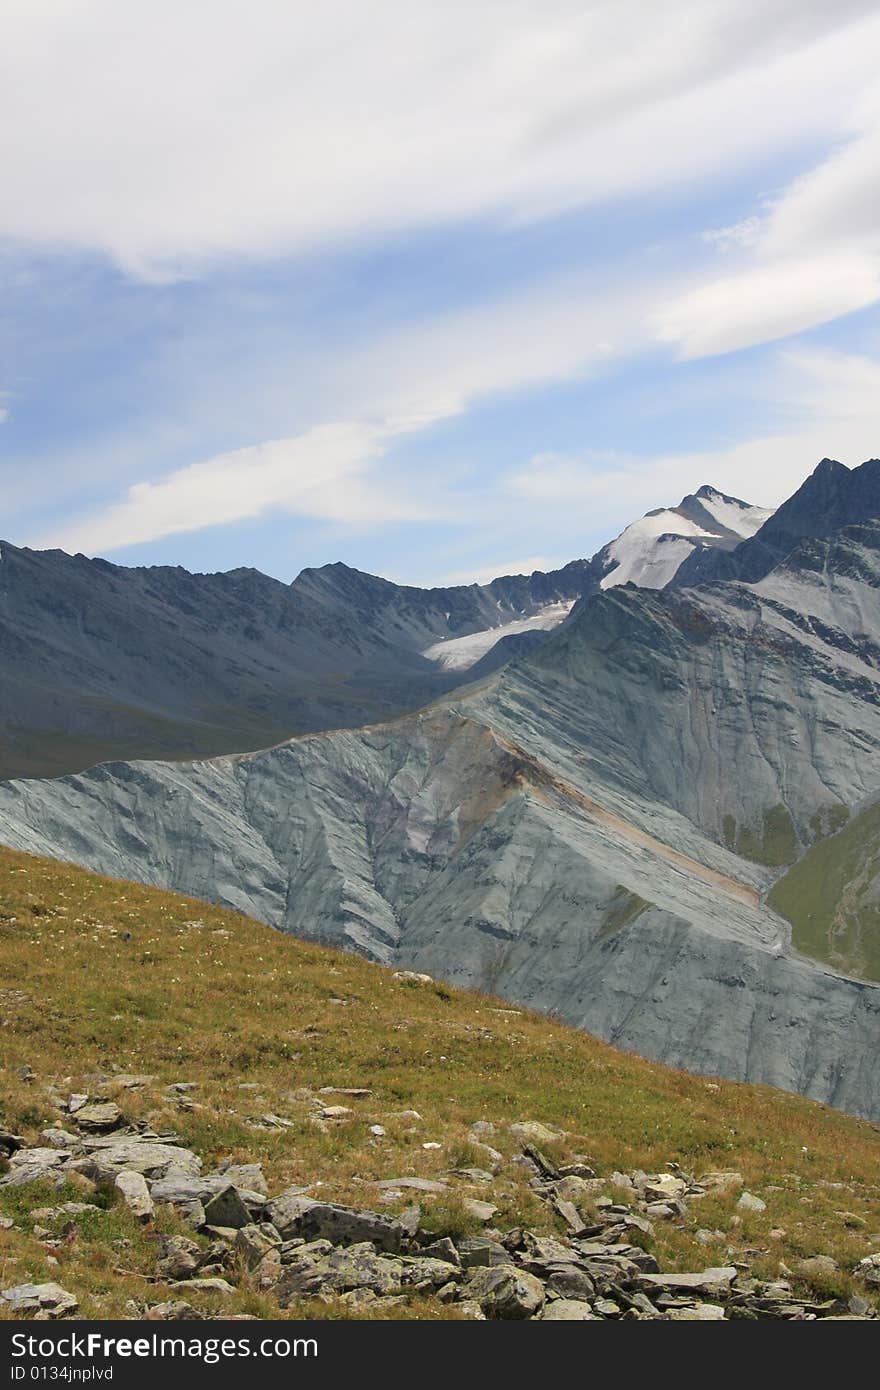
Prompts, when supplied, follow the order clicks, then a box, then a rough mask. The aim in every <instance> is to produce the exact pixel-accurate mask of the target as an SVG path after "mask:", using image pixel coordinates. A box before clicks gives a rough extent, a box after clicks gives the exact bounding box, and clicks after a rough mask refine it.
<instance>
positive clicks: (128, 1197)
mask: <svg viewBox="0 0 880 1390" xmlns="http://www.w3.org/2000/svg"><path fill="white" fill-rule="evenodd" d="M114 1185H115V1187H116V1190H117V1191H118V1192H119V1193H121V1195H122V1200H123V1201H124V1202H125V1205H126V1206H127V1207H128V1209H129V1211H130V1212H131V1213H132V1215H133V1216H136V1217H137V1219H138V1221H152V1219H153V1217H154V1216H155V1214H156V1208H155V1205H154V1203H153V1198H152V1197H151V1196H150V1189H149V1188H148V1187H147V1180H146V1178H145V1177H144V1175H143V1173H135V1172H129V1171H128V1170H123V1171H122V1172H121V1173H117V1174H116V1179H115V1184H114Z"/></svg>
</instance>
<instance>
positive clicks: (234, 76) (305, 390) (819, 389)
mask: <svg viewBox="0 0 880 1390" xmlns="http://www.w3.org/2000/svg"><path fill="white" fill-rule="evenodd" d="M123 19H124V21H125V22H123ZM878 60H880V14H878V12H877V9H876V5H875V4H873V2H871V3H863V0H839V3H838V4H836V5H835V6H830V5H828V4H827V3H824V0H822V2H820V0H770V2H769V3H767V0H765V3H761V4H759V3H756V2H754V0H736V2H735V3H733V2H732V0H670V3H668V4H667V5H665V6H662V7H660V6H656V5H654V4H649V3H644V2H643V0H614V3H609V0H602V3H594V4H590V3H584V0H578V2H577V3H572V0H540V3H537V2H536V0H535V2H533V0H469V2H468V3H467V4H463V3H458V0H449V3H447V4H446V5H444V6H442V7H441V6H436V5H433V4H428V3H427V0H424V3H422V0H410V3H408V4H404V3H402V0H376V3H374V4H372V5H371V6H369V7H364V6H362V5H360V4H355V3H351V0H328V3H325V4H323V5H322V6H321V7H320V8H319V9H318V8H316V7H311V6H304V5H291V6H284V7H282V6H278V5H277V4H274V3H270V0H250V3H248V4H247V5H245V4H244V3H243V0H216V3H214V4H212V6H211V7H210V23H209V24H206V23H205V11H204V10H203V9H202V8H201V7H199V6H193V7H181V6H180V5H179V4H176V5H175V4H171V3H168V0H153V3H151V4H150V5H146V4H140V3H139V0H132V3H130V4H129V5H127V6H125V7H124V15H123V13H122V7H119V6H118V5H116V4H112V3H109V0H64V3H62V4H59V3H57V0H8V3H7V5H6V6H5V7H4V42H3V47H2V53H0V167H2V169H3V171H4V172H3V180H4V198H3V200H2V206H0V274H2V284H3V292H2V300H0V418H2V423H0V480H2V484H3V493H2V495H3V509H2V521H0V535H2V536H3V537H4V538H6V539H9V540H11V541H13V542H16V543H19V544H28V545H34V546H54V545H58V546H61V547H63V548H64V549H67V550H83V551H85V552H86V553H89V554H102V555H106V556H108V557H110V558H111V559H114V560H117V561H119V562H120V563H125V564H157V563H162V564H165V563H167V564H182V565H185V566H186V567H188V568H190V569H206V570H214V569H227V568H232V567H234V566H237V565H254V566H257V567H259V568H262V569H264V570H266V571H268V572H269V573H272V574H275V575H278V576H279V577H280V578H283V579H290V578H292V577H293V576H294V575H295V574H296V573H297V572H298V571H299V570H300V569H301V568H302V567H303V566H304V565H308V564H321V563H324V562H326V561H331V560H336V559H344V560H346V561H347V562H348V563H350V564H354V565H357V566H359V567H361V568H364V569H368V570H371V571H373V572H376V573H382V574H387V575H389V576H390V577H392V578H396V579H400V580H404V581H407V582H413V583H441V582H459V581H461V582H465V581H467V580H469V579H471V578H488V577H490V576H491V575H492V574H494V573H503V572H509V571H512V570H517V571H518V570H524V569H531V568H534V567H547V566H550V565H556V564H560V563H564V562H565V561H566V560H568V559H570V558H573V557H574V556H579V555H589V554H591V553H592V552H593V551H594V550H595V549H597V548H598V546H599V545H600V544H602V543H603V542H604V541H606V540H607V539H609V538H610V537H611V536H612V535H614V534H615V533H616V532H617V531H618V530H620V529H621V527H622V526H623V525H624V524H626V522H627V521H629V520H631V519H632V518H633V517H634V516H635V515H638V514H640V513H641V512H643V511H645V510H647V509H648V508H650V507H654V506H659V505H669V504H673V503H675V502H677V501H678V500H679V499H680V497H681V496H682V495H683V494H684V493H685V492H687V491H691V490H694V489H695V488H696V487H698V486H699V485H700V484H701V483H703V482H712V483H713V484H715V485H716V486H718V487H720V488H722V489H723V490H726V491H729V492H733V493H735V494H737V495H739V496H742V497H744V498H746V499H747V500H749V501H752V502H757V503H761V504H764V505H773V504H775V503H776V502H778V501H780V500H781V499H782V498H783V497H784V496H786V495H788V494H789V493H790V492H791V491H792V490H793V489H794V487H796V486H797V485H798V483H799V482H800V481H801V480H802V479H803V477H804V476H805V475H806V474H807V473H808V472H809V471H811V469H812V468H813V467H814V466H815V463H816V462H817V461H818V459H819V458H820V457H822V456H823V455H824V454H832V455H834V456H836V457H839V458H842V459H843V460H844V462H847V463H849V464H855V463H858V462H860V461H862V459H864V458H867V457H869V456H872V455H877V454H878V453H880V438H878V435H880V421H878V405H877V403H878V401H880V311H878V307H877V306H878V304H880V87H878V78H877V73H878V72H880V61H878Z"/></svg>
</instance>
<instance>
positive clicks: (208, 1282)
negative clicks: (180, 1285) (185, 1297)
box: [186, 1275, 235, 1294]
mask: <svg viewBox="0 0 880 1390" xmlns="http://www.w3.org/2000/svg"><path fill="white" fill-rule="evenodd" d="M186 1288H187V1289H198V1291H199V1293H222V1294H234V1293H235V1288H234V1286H233V1285H232V1284H230V1283H229V1281H228V1280H227V1279H220V1278H217V1277H216V1276H213V1275H212V1276H211V1277H210V1278H208V1279H189V1280H188V1281H187V1284H186Z"/></svg>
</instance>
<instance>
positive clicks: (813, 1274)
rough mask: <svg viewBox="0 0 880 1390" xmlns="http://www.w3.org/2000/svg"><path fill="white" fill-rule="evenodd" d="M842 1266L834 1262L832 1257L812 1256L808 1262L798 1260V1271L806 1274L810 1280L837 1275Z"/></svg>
mask: <svg viewBox="0 0 880 1390" xmlns="http://www.w3.org/2000/svg"><path fill="white" fill-rule="evenodd" d="M839 1269H840V1265H839V1264H838V1263H837V1261H836V1260H832V1258H831V1256H830V1255H811V1256H810V1257H809V1258H808V1259H806V1260H798V1262H797V1271H798V1273H799V1274H804V1275H806V1277H807V1278H808V1279H814V1278H823V1277H826V1276H827V1275H829V1274H836V1273H837V1272H838V1270H839Z"/></svg>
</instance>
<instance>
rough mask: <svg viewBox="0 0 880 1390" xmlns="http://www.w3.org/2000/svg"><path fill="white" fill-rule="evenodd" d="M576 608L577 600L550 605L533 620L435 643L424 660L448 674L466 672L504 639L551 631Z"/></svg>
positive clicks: (519, 620) (517, 619)
mask: <svg viewBox="0 0 880 1390" xmlns="http://www.w3.org/2000/svg"><path fill="white" fill-rule="evenodd" d="M573 607H574V599H570V600H568V601H567V602H564V603H548V604H545V606H544V607H543V608H540V609H539V610H538V612H537V613H533V614H532V615H531V617H529V618H514V619H513V621H512V622H509V623H499V625H498V627H489V628H485V629H484V630H483V631H482V632H469V633H468V634H467V636H466V637H446V638H444V640H443V641H442V642H434V643H433V644H432V645H431V646H430V647H426V648H425V650H424V651H423V652H422V656H426V657H427V658H428V660H429V661H436V662H437V664H438V666H440V667H442V669H443V670H444V671H466V670H467V669H468V667H469V666H473V665H474V664H475V663H476V662H477V661H479V660H480V658H481V657H484V656H485V655H486V653H487V652H490V651H491V650H492V648H493V647H494V646H495V645H496V643H498V642H500V641H501V638H502V637H510V636H511V635H512V634H513V633H515V632H533V631H535V630H536V629H537V630H539V631H549V630H550V629H551V628H554V627H558V626H559V624H560V623H561V622H562V620H563V618H567V617H568V615H569V613H570V612H571V610H572V608H573Z"/></svg>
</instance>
